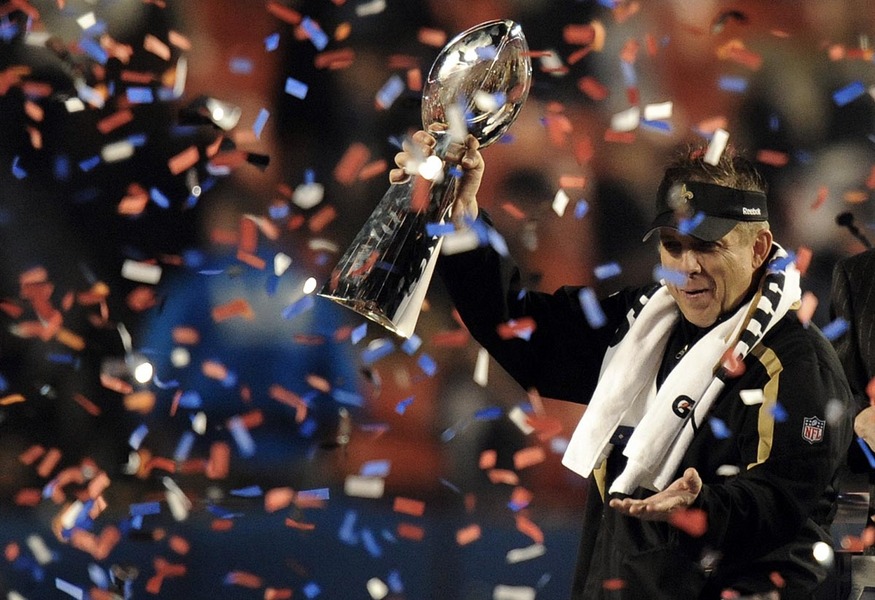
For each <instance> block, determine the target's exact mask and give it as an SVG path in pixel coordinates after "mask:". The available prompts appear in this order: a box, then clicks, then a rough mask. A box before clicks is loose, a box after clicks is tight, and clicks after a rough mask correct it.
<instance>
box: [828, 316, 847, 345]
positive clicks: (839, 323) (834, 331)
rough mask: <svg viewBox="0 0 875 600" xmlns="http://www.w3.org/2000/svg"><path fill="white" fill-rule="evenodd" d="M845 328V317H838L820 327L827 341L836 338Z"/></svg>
mask: <svg viewBox="0 0 875 600" xmlns="http://www.w3.org/2000/svg"><path fill="white" fill-rule="evenodd" d="M847 330H848V322H847V321H846V320H845V319H843V318H842V317H839V318H838V319H836V320H835V321H832V322H831V323H827V324H826V325H824V327H823V329H822V331H823V335H825V336H826V339H828V340H829V341H833V340H836V339H838V338H839V337H841V336H842V335H843V334H844V333H845V332H846V331H847Z"/></svg>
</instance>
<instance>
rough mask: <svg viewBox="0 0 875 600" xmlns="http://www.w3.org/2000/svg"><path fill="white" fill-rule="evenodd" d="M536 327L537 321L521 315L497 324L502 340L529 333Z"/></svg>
mask: <svg viewBox="0 0 875 600" xmlns="http://www.w3.org/2000/svg"><path fill="white" fill-rule="evenodd" d="M535 329H537V323H535V320H534V319H533V318H531V317H521V318H519V319H514V320H512V321H508V322H507V323H502V324H501V325H499V326H498V329H497V331H498V335H499V337H501V339H503V340H509V339H511V338H515V337H523V336H528V335H531V333H532V332H534V331H535Z"/></svg>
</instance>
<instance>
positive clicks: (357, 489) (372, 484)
mask: <svg viewBox="0 0 875 600" xmlns="http://www.w3.org/2000/svg"><path fill="white" fill-rule="evenodd" d="M385 485H386V484H385V481H384V480H383V479H382V478H381V477H363V476H359V475H349V476H347V478H346V479H345V480H344V482H343V492H344V493H345V494H346V495H347V496H353V497H356V498H382V497H383V491H384V490H385Z"/></svg>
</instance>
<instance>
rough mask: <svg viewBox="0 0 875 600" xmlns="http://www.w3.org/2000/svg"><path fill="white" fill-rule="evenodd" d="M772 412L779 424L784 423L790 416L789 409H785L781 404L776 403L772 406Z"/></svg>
mask: <svg viewBox="0 0 875 600" xmlns="http://www.w3.org/2000/svg"><path fill="white" fill-rule="evenodd" d="M770 412H771V413H772V416H773V417H774V418H775V421H777V422H778V423H783V422H784V421H786V420H787V417H788V416H789V415H787V409H785V408H784V407H783V406H782V405H781V403H780V402H775V405H774V406H772V408H771V410H770Z"/></svg>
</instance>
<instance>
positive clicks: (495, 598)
mask: <svg viewBox="0 0 875 600" xmlns="http://www.w3.org/2000/svg"><path fill="white" fill-rule="evenodd" d="M536 594H537V590H535V588H533V587H527V586H522V585H517V586H513V585H503V584H500V585H496V586H495V589H493V590H492V600H535V596H536Z"/></svg>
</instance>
